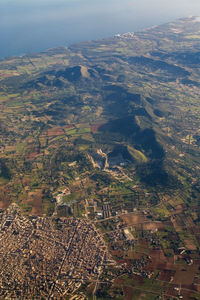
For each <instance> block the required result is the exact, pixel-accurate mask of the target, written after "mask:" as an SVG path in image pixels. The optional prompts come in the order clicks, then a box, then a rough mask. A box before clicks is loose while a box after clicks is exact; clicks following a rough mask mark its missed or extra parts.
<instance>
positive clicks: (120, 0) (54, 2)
mask: <svg viewBox="0 0 200 300" xmlns="http://www.w3.org/2000/svg"><path fill="white" fill-rule="evenodd" d="M165 2H166V3H165ZM187 15H200V1H199V0H190V1H189V0H167V1H163V0H34V1H33V0H0V57H6V56H8V55H21V54H24V53H30V52H38V51H42V50H45V49H48V48H52V47H56V46H69V45H71V44H73V43H77V42H80V41H85V40H95V39H99V38H103V37H109V36H113V35H114V34H116V33H124V32H128V31H138V30H140V29H144V28H146V27H150V26H153V25H158V24H161V23H165V22H168V21H172V20H174V19H176V18H179V17H184V16H187Z"/></svg>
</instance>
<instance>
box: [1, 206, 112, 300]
mask: <svg viewBox="0 0 200 300" xmlns="http://www.w3.org/2000/svg"><path fill="white" fill-rule="evenodd" d="M0 234H1V237H0V238H1V239H0V298H2V299H5V298H8V299H11V298H13V299H15V298H20V297H26V299H29V298H31V299H32V298H33V297H34V298H37V299H40V298H41V297H43V298H44V299H47V298H48V299H50V298H55V299H57V298H60V297H63V296H67V295H73V294H74V293H75V292H76V291H78V289H79V288H80V286H81V284H82V283H83V282H84V281H86V280H87V281H91V282H93V281H94V282H96V281H97V279H98V278H99V276H100V275H101V273H102V271H103V268H104V264H105V263H106V264H108V262H109V255H108V253H107V249H106V246H105V244H104V241H103V239H102V237H101V236H100V234H99V233H98V231H97V230H96V228H95V226H94V225H93V224H92V223H90V222H88V221H86V220H84V219H76V218H68V219H66V218H63V219H61V218H57V219H52V218H42V217H29V218H26V217H24V216H23V215H22V214H21V213H20V210H19V209H18V208H17V206H15V205H12V206H11V207H10V208H9V209H8V210H7V211H4V212H0Z"/></svg>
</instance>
